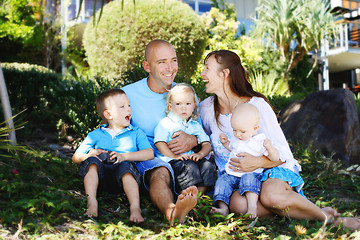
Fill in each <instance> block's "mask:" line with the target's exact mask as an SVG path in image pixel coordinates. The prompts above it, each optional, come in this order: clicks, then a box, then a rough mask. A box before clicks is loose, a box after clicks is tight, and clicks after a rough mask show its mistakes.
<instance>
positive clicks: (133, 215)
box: [129, 207, 144, 223]
mask: <svg viewBox="0 0 360 240" xmlns="http://www.w3.org/2000/svg"><path fill="white" fill-rule="evenodd" d="M129 219H130V221H132V222H134V223H141V222H144V218H143V217H142V215H141V209H140V208H139V207H130V217H129Z"/></svg>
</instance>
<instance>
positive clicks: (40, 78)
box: [1, 63, 61, 127]
mask: <svg viewBox="0 0 360 240" xmlns="http://www.w3.org/2000/svg"><path fill="white" fill-rule="evenodd" d="M1 65H2V67H3V73H4V78H5V82H6V86H7V90H8V93H9V99H10V103H11V107H12V109H13V111H14V113H19V112H21V111H23V110H24V109H26V111H25V113H24V117H25V120H26V121H34V122H36V123H38V124H41V123H47V124H46V126H48V125H49V123H50V122H53V123H54V120H55V119H54V117H53V115H52V113H51V112H50V111H49V109H48V102H47V101H46V99H45V98H44V92H45V91H47V90H48V88H49V86H50V85H52V84H53V83H57V82H59V81H60V80H61V76H60V75H58V74H57V73H55V72H53V71H51V70H49V69H47V68H45V67H42V66H38V65H31V64H27V63H2V64H1ZM59 97H60V96H59ZM57 100H58V99H57ZM42 127H44V126H42Z"/></svg>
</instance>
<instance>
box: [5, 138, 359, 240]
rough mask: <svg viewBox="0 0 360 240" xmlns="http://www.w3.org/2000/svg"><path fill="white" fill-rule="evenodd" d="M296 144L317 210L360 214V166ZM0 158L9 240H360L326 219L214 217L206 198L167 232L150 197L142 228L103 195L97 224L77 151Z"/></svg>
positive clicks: (115, 199)
mask: <svg viewBox="0 0 360 240" xmlns="http://www.w3.org/2000/svg"><path fill="white" fill-rule="evenodd" d="M292 147H293V149H295V148H296V149H297V150H296V151H294V155H295V157H296V158H297V159H298V160H299V162H300V163H301V165H302V167H303V173H302V176H303V178H304V180H305V182H306V185H305V189H304V192H305V194H306V195H307V197H308V198H309V199H310V200H311V201H313V202H316V204H317V205H318V206H332V207H335V208H336V209H338V210H339V211H341V212H342V215H343V216H360V211H359V210H358V207H357V206H359V203H360V186H359V182H360V181H359V173H360V167H358V166H351V167H344V166H342V165H341V164H340V162H338V161H335V160H332V159H331V158H326V157H324V156H322V155H320V154H319V153H317V152H316V151H313V150H312V149H311V148H310V147H308V148H302V147H299V146H292ZM0 153H2V154H3V155H2V157H1V159H0V167H1V172H0V179H1V180H0V189H1V192H0V206H1V211H0V226H1V227H0V238H3V239H7V238H12V239H17V238H18V239H180V238H185V239H190V238H191V239H194V238H197V239H360V232H351V231H349V230H348V229H344V228H342V227H334V226H323V225H322V223H320V222H309V221H305V220H292V219H289V218H286V217H279V216H276V217H272V218H268V219H258V221H256V222H252V220H251V219H249V218H247V217H246V216H234V215H232V214H230V215H229V216H227V217H226V218H225V217H222V216H219V215H211V214H210V213H209V210H210V208H211V205H212V200H211V198H210V197H209V196H207V195H205V196H202V197H201V199H200V200H199V202H198V204H197V206H196V207H195V209H194V210H193V211H191V212H190V214H189V216H188V218H187V220H186V223H185V224H183V225H176V226H175V227H169V225H168V224H167V221H166V219H165V218H164V216H163V215H162V214H161V213H160V212H159V211H158V210H157V208H156V207H155V206H154V205H153V204H152V203H151V201H150V200H149V197H148V195H147V194H146V193H145V192H143V193H142V195H141V207H142V210H143V216H144V217H145V222H144V223H141V224H134V223H131V222H130V221H129V220H128V216H129V205H128V203H127V200H126V197H125V195H113V194H100V195H99V207H100V209H99V210H100V213H99V215H100V216H99V218H98V219H97V220H96V221H94V220H92V219H87V218H85V217H83V213H84V210H85V208H86V197H85V194H84V191H83V185H82V181H81V180H80V178H79V176H78V174H77V171H78V166H76V165H74V164H72V162H71V159H70V156H71V151H70V152H69V153H70V154H68V155H64V154H56V151H54V150H49V147H48V145H47V144H46V143H44V144H43V146H36V149H31V148H29V147H27V148H26V150H24V149H20V150H17V151H14V150H12V151H10V152H9V153H6V152H4V151H2V152H0ZM4 153H6V154H4ZM5 155H8V157H6V156H5ZM9 155H10V156H9ZM59 156H61V157H59Z"/></svg>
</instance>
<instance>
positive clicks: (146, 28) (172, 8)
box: [84, 0, 207, 78]
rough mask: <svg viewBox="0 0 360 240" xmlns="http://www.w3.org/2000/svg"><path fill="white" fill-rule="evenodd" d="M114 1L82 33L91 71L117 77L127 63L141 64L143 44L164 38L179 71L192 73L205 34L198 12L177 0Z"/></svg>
mask: <svg viewBox="0 0 360 240" xmlns="http://www.w3.org/2000/svg"><path fill="white" fill-rule="evenodd" d="M132 2H133V1H130V0H127V1H124V5H123V8H122V2H121V1H113V2H110V3H109V4H107V5H106V6H105V7H104V9H103V13H102V17H101V19H100V21H99V22H98V23H97V22H95V23H97V24H96V25H94V22H93V21H91V22H90V23H89V24H88V26H87V27H86V30H85V33H84V47H85V50H86V55H87V61H88V63H89V65H90V69H91V72H92V73H93V74H100V75H101V76H104V77H107V78H120V76H121V73H122V72H124V71H125V70H126V69H128V68H129V66H131V65H132V64H133V65H140V63H141V62H142V60H144V59H143V56H144V49H145V46H146V44H148V43H149V42H150V41H151V40H154V39H164V40H167V41H168V42H170V43H171V44H172V45H173V46H174V47H175V49H176V52H177V56H178V61H179V66H180V67H179V71H180V74H181V75H183V76H188V77H190V76H192V74H193V73H194V71H195V70H196V66H197V62H198V61H199V60H200V59H201V57H202V54H203V51H204V48H205V45H206V42H207V35H206V32H205V31H204V27H203V25H202V22H201V21H200V18H199V16H198V15H197V14H196V13H195V12H194V11H193V10H192V9H191V7H190V6H189V5H187V4H185V3H183V2H181V1H176V0H166V1H163V0H154V1H137V2H136V5H135V6H134V5H133V4H132Z"/></svg>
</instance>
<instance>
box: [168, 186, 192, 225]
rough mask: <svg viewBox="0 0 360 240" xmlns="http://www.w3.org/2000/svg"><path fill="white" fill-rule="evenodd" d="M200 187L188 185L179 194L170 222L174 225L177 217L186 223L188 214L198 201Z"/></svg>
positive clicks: (180, 221)
mask: <svg viewBox="0 0 360 240" xmlns="http://www.w3.org/2000/svg"><path fill="white" fill-rule="evenodd" d="M197 195H198V189H197V187H195V186H191V187H188V188H187V189H185V190H183V191H182V193H181V194H180V195H179V196H178V198H177V201H176V203H175V207H174V209H173V211H172V213H171V216H170V219H169V223H170V226H173V225H174V221H175V219H176V218H178V219H179V221H178V222H179V223H184V221H185V218H186V215H187V214H188V213H189V212H190V210H191V209H193V208H194V207H195V205H196V203H197Z"/></svg>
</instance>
